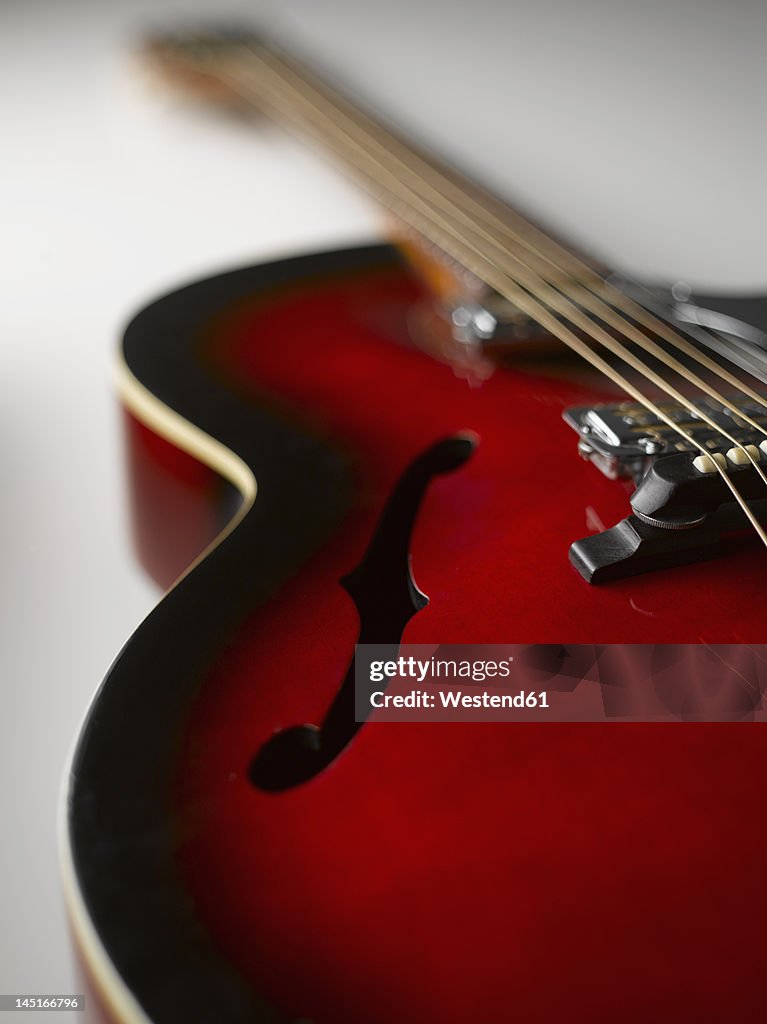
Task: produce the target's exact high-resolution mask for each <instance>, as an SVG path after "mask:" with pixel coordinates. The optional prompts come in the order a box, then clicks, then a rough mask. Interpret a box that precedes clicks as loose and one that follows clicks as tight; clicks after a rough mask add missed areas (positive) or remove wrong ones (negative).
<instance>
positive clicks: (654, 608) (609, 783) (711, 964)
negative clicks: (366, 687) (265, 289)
mask: <svg viewBox="0 0 767 1024" xmlns="http://www.w3.org/2000/svg"><path fill="white" fill-rule="evenodd" d="M415 297H416V286H415V285H414V284H413V283H412V282H411V281H410V280H409V279H408V278H407V277H406V276H404V274H403V272H402V271H401V270H397V269H388V270H385V271H382V272H380V273H378V274H370V273H369V272H368V273H366V274H365V275H359V276H357V277H354V276H350V277H348V278H344V279H341V280H333V279H331V280H327V281H324V282H319V283H317V282H314V283H313V284H312V285H311V286H309V287H307V288H305V289H303V290H302V289H287V290H283V291H282V292H281V293H280V294H279V295H278V296H276V297H275V298H274V300H273V301H271V302H264V300H263V299H262V298H261V299H259V300H258V301H254V302H253V304H250V305H249V304H245V305H242V306H240V307H238V309H237V310H233V311H231V313H230V314H229V315H227V316H226V317H224V318H221V320H220V322H219V323H218V325H217V328H216V331H215V332H213V333H212V334H211V335H210V338H209V343H208V346H207V349H206V352H205V359H206V361H207V363H208V365H209V367H210V369H211V372H212V373H213V374H214V375H215V376H216V377H217V379H218V380H223V381H225V382H226V383H227V384H228V385H229V386H230V387H231V388H232V389H233V390H235V391H236V392H237V393H238V394H239V395H240V396H244V397H252V399H253V401H261V400H262V396H263V394H264V393H267V394H269V395H270V401H271V402H273V403H274V404H275V407H276V408H277V409H278V410H279V409H280V408H282V409H285V410H290V415H291V416H293V417H294V418H295V417H296V416H298V417H300V418H301V419H302V420H303V421H304V422H305V424H306V427H307V429H310V430H312V431H314V432H317V433H319V434H321V435H324V436H327V437H328V438H329V439H331V440H332V441H333V442H334V443H336V444H338V445H341V446H343V447H344V448H345V449H346V450H347V451H348V453H349V457H350V458H351V459H352V461H353V464H354V466H355V471H356V475H357V479H358V482H359V501H358V502H357V504H356V506H355V507H354V508H353V510H352V511H351V513H350V514H349V516H348V518H347V519H346V521H345V522H344V523H343V525H342V527H341V528H340V529H339V530H338V532H337V534H336V535H335V537H334V538H333V540H332V543H331V544H329V545H328V546H327V547H326V548H325V549H323V550H322V551H320V552H318V553H317V554H316V555H315V556H314V557H313V558H312V559H311V561H310V563H309V564H307V565H306V566H305V567H304V569H303V571H302V572H301V573H300V574H299V575H297V576H296V577H295V578H294V579H293V580H292V581H291V582H290V583H289V584H288V585H286V586H284V587H283V588H282V590H281V591H280V592H279V594H277V595H276V596H275V598H274V600H273V601H272V602H271V603H270V604H269V606H268V607H266V608H265V609H260V610H259V611H258V612H257V613H254V614H253V615H252V616H251V617H250V618H249V619H248V621H247V622H246V623H245V624H244V626H243V627H242V628H241V629H240V631H239V632H238V633H237V634H236V636H234V637H233V638H232V642H231V645H230V647H229V648H228V650H227V651H226V652H224V654H223V655H222V657H221V659H220V660H219V662H218V663H217V664H216V665H215V666H214V667H213V669H212V670H211V672H210V673H209V676H208V678H207V681H206V684H205V686H204V687H203V689H202V690H201V692H200V693H199V695H198V697H197V700H196V702H195V704H194V707H193V708H192V710H191V712H190V715H189V718H188V721H187V722H186V723H185V727H184V735H183V741H182V744H181V747H180V750H179V758H178V768H177V773H176V778H177V783H176V788H175V793H176V810H175V813H176V814H177V816H178V861H179V865H180V867H181V870H182V872H183V875H184V877H185V879H186V881H187V884H188V886H189V889H190V893H191V897H192V899H193V901H194V903H195V905H196V908H197V912H198V914H199V917H200V919H201V921H202V923H203V924H204V926H205V928H206V929H207V930H208V931H209V932H210V934H211V935H212V937H213V940H214V942H215V944H216V945H217V947H219V949H221V950H223V951H224V952H225V953H226V955H227V956H228V957H229V958H230V959H231V961H232V962H233V964H234V965H235V966H236V968H237V969H238V970H239V971H240V972H241V973H242V974H244V975H245V976H246V977H248V978H249V979H250V981H251V982H252V984H253V985H254V987H256V988H257V989H258V990H259V991H262V992H264V993H265V994H266V995H267V996H268V997H269V998H270V999H272V1000H273V1001H274V1002H275V1003H276V1004H277V1005H279V1006H280V1007H281V1008H283V1009H284V1010H285V1011H286V1012H288V1013H291V1014H293V1015H294V1016H295V1017H297V1018H298V1017H302V1018H307V1019H310V1020H311V1021H313V1022H315V1024H326V1022H336V1021H340V1022H345V1021H357V1020H359V1021H370V1022H375V1024H384V1022H385V1024H390V1022H392V1021H398V1022H405V1021H407V1022H409V1021H429V1022H431V1021H434V1022H437V1021H439V1022H440V1024H445V1022H459V1021H460V1022H462V1024H463V1022H465V1021H491V1020H492V1021H499V1020H500V1021H506V1020H512V1019H518V1020H524V1021H526V1022H530V1021H549V1020H567V1021H589V1022H593V1021H605V1022H606V1021H610V1022H612V1021H616V1020H620V1021H622V1022H637V1024H639V1022H641V1024H646V1022H647V1021H648V1020H659V1021H666V1020H675V1021H696V1022H699V1021H722V1020H737V1021H751V1020H754V1021H755V1020H760V1019H762V1009H761V1007H762V1000H763V996H762V980H761V960H762V957H761V947H762V941H763V936H764V925H763V920H764V917H765V912H766V911H767V898H766V897H765V894H764V893H765V887H764V882H763V864H764V860H765V852H767V825H765V822H764V816H763V815H762V814H761V807H760V802H761V798H762V790H763V782H762V777H763V770H764V765H765V763H766V762H767V734H765V733H764V732H763V731H762V729H761V728H759V727H758V726H751V727H749V726H743V725H681V724H680V725H619V724H606V725H590V726H584V725H579V726H565V725H553V724H552V725H527V726H522V725H520V726H515V725H513V724H500V725H495V724H494V725H462V726H458V725H451V726H445V725H414V724H406V725H392V724H389V725H386V724H378V725H377V724H376V723H375V722H371V723H369V724H368V725H366V726H365V727H364V728H363V729H362V731H361V733H360V734H359V736H358V737H357V738H356V740H355V741H354V742H353V744H352V745H351V747H350V748H349V749H348V750H347V751H346V752H345V753H344V754H343V755H342V756H341V757H340V758H339V759H338V761H337V762H336V763H335V764H334V765H333V766H331V768H329V769H328V770H327V771H325V772H324V773H322V774H321V775H320V776H319V777H318V778H317V779H315V780H314V781H312V782H310V783H309V784H307V785H305V786H303V787H299V788H298V789H296V790H294V791H290V792H287V793H283V794H280V795H268V794H265V793H262V792H259V791H257V790H255V789H254V788H253V787H252V786H251V785H250V784H249V782H248V780H247V777H246V771H247V766H248V763H249V761H250V759H251V757H252V756H253V754H254V753H255V752H256V750H257V749H258V748H259V747H260V745H261V744H262V743H263V742H264V741H265V740H266V739H267V738H268V737H269V736H270V735H271V734H272V733H273V731H274V730H275V729H278V728H280V727H284V726H287V725H292V724H295V723H300V722H306V721H312V722H316V721H319V720H320V719H321V718H322V715H323V713H324V711H325V709H326V708H327V706H328V705H329V703H330V701H331V699H332V698H333V696H334V695H335V693H336V691H337V689H338V686H339V684H340V681H341V679H342V678H343V675H344V673H345V671H346V667H347V664H348V661H349V658H350V656H351V653H352V647H353V644H354V641H355V638H356V634H357V626H358V623H357V619H356V613H355V610H354V607H353V605H352V603H351V601H350V599H349V597H348V595H347V594H346V593H345V592H344V590H343V589H342V588H341V587H340V585H339V584H338V580H339V578H340V577H341V576H342V575H343V574H344V573H345V572H347V571H348V570H349V569H351V568H352V567H353V566H355V565H356V564H357V562H358V561H359V559H360V556H361V554H362V552H363V550H364V548H365V545H366V543H367V541H368V538H369V536H370V532H371V530H372V528H373V525H374V523H375V520H376V516H377V514H378V512H379V511H380V507H381V504H382V502H383V500H384V498H385V496H386V495H387V494H388V492H389V491H390V489H391V487H392V485H393V483H394V482H395V480H396V479H397V477H398V475H399V474H400V473H401V471H402V469H403V468H404V467H405V465H406V464H407V462H408V461H409V460H410V459H411V458H412V457H413V456H414V455H415V454H417V453H418V452H420V451H421V450H423V448H425V447H426V446H427V445H429V444H430V443H431V442H432V441H434V440H435V439H437V438H440V437H442V436H445V435H447V434H449V433H451V432H453V431H456V430H463V429H466V428H470V429H472V430H474V431H476V432H477V433H478V434H479V435H480V437H481V445H480V448H479V451H478V452H477V454H476V456H475V457H474V459H473V460H472V461H471V462H470V463H469V464H468V466H467V467H466V468H464V469H462V470H461V471H460V472H457V473H455V474H454V475H451V476H446V477H444V478H440V479H439V480H437V481H436V482H435V483H434V484H433V485H432V487H431V489H430V491H429V493H428V495H427V498H426V501H425V503H424V506H423V509H422V512H421V514H420V516H419V521H418V526H417V530H416V534H415V537H414V544H413V567H414V574H415V577H416V579H417V581H418V584H419V586H420V587H421V588H422V589H423V590H424V591H425V592H426V593H427V594H429V596H430V598H431V603H430V605H429V607H428V608H427V609H426V610H425V611H423V612H421V613H419V614H418V615H417V616H416V617H415V618H414V619H413V620H412V622H411V623H410V625H409V626H408V628H407V631H406V634H405V639H406V640H408V641H412V642H426V643H430V642H443V643H448V642H449V643H458V642H475V643H476V642H520V643H524V642H529V643H533V642H535V643H538V642H540V643H545V642H560V643H566V642H570V643H576V642H584V643H591V642H602V643H605V642H634V643H636V642H640V643H642V642H647V643H651V642H652V643H654V642H693V643H694V642H698V641H701V640H705V641H715V642H740V641H743V642H760V641H763V640H764V629H763V625H762V613H761V602H760V598H761V594H762V581H763V578H764V568H765V553H764V552H763V551H761V550H759V549H758V548H757V547H756V546H754V547H753V548H751V549H749V550H746V551H744V552H743V553H741V554H738V555H737V556H733V557H732V558H729V559H727V560H722V561H719V562H709V563H705V564H700V565H696V566H692V567H687V568H683V569H679V570H672V571H666V572H663V573H656V574H654V575H649V576H645V577H640V578H636V579H633V580H628V581H625V582H621V583H617V584H613V585H609V586H606V587H604V588H600V589H597V588H593V587H589V586H588V585H587V584H586V583H585V582H584V581H583V580H582V579H581V578H580V577H579V576H578V575H577V573H576V572H575V571H574V570H573V569H572V568H571V567H570V565H569V563H568V559H567V550H568V545H569V544H570V542H571V541H572V540H574V539H576V538H578V537H580V536H583V535H585V534H586V533H587V532H589V531H590V530H593V529H597V528H600V527H602V526H609V525H612V524H613V523H614V522H615V521H617V520H618V519H619V518H621V517H622V516H623V515H625V514H626V511H627V502H626V498H627V493H626V491H625V489H624V488H623V487H622V486H621V485H619V484H615V483H611V482H609V481H607V480H605V479H604V478H603V477H602V476H601V475H600V474H599V473H598V472H597V471H596V470H595V469H594V468H593V467H591V466H590V465H587V464H586V463H584V462H582V461H581V460H580V459H579V458H578V457H577V455H576V451H575V437H574V435H573V434H572V432H571V431H570V429H569V428H568V427H567V426H566V425H565V424H564V423H563V422H562V420H561V411H562V409H563V407H564V406H566V405H568V404H580V403H583V402H585V401H590V400H597V399H600V398H605V397H608V396H609V395H610V391H609V386H607V385H606V384H601V383H599V382H596V381H594V380H593V379H591V377H590V376H589V375H588V374H586V373H585V372H584V371H583V370H582V369H580V368H577V367H576V366H574V364H571V363H569V362H563V364H562V365H560V366H550V367H549V368H547V369H546V371H545V372H544V371H543V370H542V369H540V368H538V369H536V368H535V367H534V366H533V364H531V363H527V364H524V365H520V366H519V367H517V368H516V369H515V370H509V371H506V370H503V371H501V370H499V371H498V372H497V373H496V374H495V375H494V376H493V378H492V379H491V380H489V381H488V382H486V383H485V384H484V385H483V386H482V387H480V388H471V387H469V386H468V385H467V384H466V383H465V382H464V381H462V380H459V379H458V378H457V377H456V376H455V375H454V374H453V372H452V370H451V369H450V368H449V367H447V366H443V365H439V364H437V363H436V362H435V361H434V360H432V359H431V358H430V357H428V356H427V355H425V354H423V353H420V352H418V351H416V350H415V349H414V348H413V346H412V345H410V344H409V343H407V341H406V336H405V332H404V322H405V311H406V308H407V306H408V304H409V303H411V302H412V301H413V299H414V298H415ZM253 568H254V571H257V567H253ZM681 684H682V685H683V681H681Z"/></svg>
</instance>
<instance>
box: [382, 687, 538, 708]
mask: <svg viewBox="0 0 767 1024" xmlns="http://www.w3.org/2000/svg"><path fill="white" fill-rule="evenodd" d="M438 701H439V702H440V703H439V704H438V703H437V702H438ZM370 704H371V706H372V707H374V708H435V707H443V708H548V706H549V695H548V693H547V692H546V691H545V690H542V691H541V692H540V693H534V692H533V691H532V690H529V691H528V690H520V691H519V693H488V692H487V690H485V691H483V692H482V693H463V692H462V691H461V690H440V691H439V693H436V694H435V693H429V691H428V690H411V691H410V693H397V694H391V693H384V691H383V690H376V691H375V692H374V693H371V694H370Z"/></svg>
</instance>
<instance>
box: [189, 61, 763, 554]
mask: <svg viewBox="0 0 767 1024" xmlns="http://www.w3.org/2000/svg"><path fill="white" fill-rule="evenodd" d="M249 53H250V56H251V58H252V57H253V56H254V54H253V52H252V51H251V52H249ZM262 60H263V58H262ZM264 66H265V67H267V68H269V65H267V64H266V63H265V62H264ZM206 70H209V69H207V68H206ZM272 70H273V69H272ZM217 73H218V74H219V77H220V78H221V79H222V81H223V82H224V83H225V84H227V85H229V86H230V87H231V88H234V89H235V90H236V91H240V94H241V96H242V98H244V99H247V100H249V101H250V102H252V103H253V102H255V100H254V96H253V91H252V81H251V79H252V74H251V73H246V74H243V73H242V72H241V71H238V70H237V69H235V70H234V71H231V70H230V71H229V72H226V71H222V70H221V69H220V68H219V69H218V72H217ZM282 84H283V85H284V84H285V82H284V80H283V81H282ZM288 84H289V83H288ZM279 85H280V79H279V76H277V88H276V90H275V83H274V82H272V85H271V90H270V89H269V87H268V86H267V85H265V83H263V82H261V83H260V85H259V88H258V93H259V96H260V98H261V100H262V102H263V101H264V100H266V101H267V105H271V106H272V108H274V109H276V111H277V112H278V114H279V115H280V116H281V117H282V118H284V119H287V120H288V121H289V122H291V123H294V124H297V126H298V127H299V129H301V128H303V130H304V131H306V129H307V124H306V114H307V113H308V114H310V115H311V114H312V113H313V114H314V115H315V117H316V114H317V113H319V115H320V119H321V120H322V117H323V115H322V111H321V110H319V111H318V110H317V108H316V107H313V106H312V104H311V102H310V101H309V100H307V97H306V95H305V94H304V93H302V92H300V91H299V93H298V99H299V101H300V102H301V103H303V104H304V105H305V107H304V116H303V117H302V116H301V113H300V111H297V110H296V102H295V99H293V100H291V99H290V97H286V96H285V94H284V92H283V93H282V94H280V91H279ZM243 87H244V88H245V91H244V92H242V91H241V90H242V89H243ZM294 91H295V89H294ZM269 92H271V96H269V95H265V94H268V93H269ZM307 106H308V110H307ZM336 112H337V111H335V110H334V113H336ZM329 121H330V126H331V128H332V129H334V130H333V131H331V132H330V133H329V132H328V131H327V128H325V130H324V131H322V130H318V128H317V125H316V124H314V123H312V122H311V121H310V124H309V126H308V127H309V128H311V129H314V131H315V132H316V133H317V135H318V136H319V139H320V141H321V142H324V143H325V144H326V146H327V145H331V148H334V149H335V150H336V151H338V149H339V141H340V140H339V132H338V125H337V122H336V121H334V119H333V118H332V117H331V118H329ZM343 134H344V135H345V134H346V133H343ZM346 137H347V139H348V141H347V142H346V144H345V146H346V149H347V152H346V153H344V152H343V145H342V146H341V155H342V156H344V158H345V161H346V162H347V163H348V164H350V165H351V167H352V168H353V169H355V170H356V172H357V175H360V174H361V175H362V177H363V184H364V185H365V187H366V189H367V191H369V192H370V193H371V194H372V195H373V196H374V197H376V198H377V199H378V200H379V202H382V203H383V205H385V206H388V207H389V208H390V209H392V210H393V212H395V214H396V215H397V216H398V217H400V218H401V219H402V220H403V221H404V222H405V223H408V224H410V225H411V227H413V228H414V229H415V230H416V231H419V232H420V233H422V234H423V235H424V236H425V237H427V238H430V239H431V240H432V241H434V242H435V243H436V244H437V245H438V246H439V247H440V248H442V249H443V250H444V251H445V252H446V253H448V254H451V255H452V254H455V256H456V258H457V260H458V261H459V262H460V263H461V264H462V265H463V266H465V267H466V268H467V269H468V270H470V271H471V272H472V273H474V274H475V275H476V276H477V277H478V278H479V279H480V280H483V281H485V282H486V283H487V284H488V285H489V286H490V287H492V288H494V289H495V290H496V291H498V293H499V294H500V295H502V296H503V297H504V298H506V299H507V300H508V301H509V302H511V303H513V304H514V305H516V306H517V307H518V308H519V309H521V310H522V311H523V312H525V313H527V315H528V316H530V317H531V319H533V320H536V321H537V322H538V323H540V324H541V326H543V327H544V328H545V329H546V330H547V331H549V332H550V333H551V334H552V335H554V336H555V337H558V338H560V340H562V341H563V342H564V343H565V344H566V345H568V346H569V347H570V348H571V349H572V350H573V351H575V352H577V353H578V354H579V355H581V356H582V358H584V359H585V360H586V361H587V362H589V363H590V364H591V365H592V366H594V367H595V368H596V369H598V370H600V372H602V373H603V374H604V375H605V376H606V377H608V379H610V380H612V381H613V382H614V383H616V384H618V386H619V387H621V388H622V389H623V390H624V391H625V392H626V393H627V394H629V395H631V396H632V397H634V399H635V400H636V401H637V402H639V403H640V404H641V405H643V406H645V408H647V409H648V410H649V411H651V412H652V413H653V414H654V415H655V416H656V417H657V418H658V419H659V420H661V421H662V422H664V423H666V424H667V425H668V426H669V427H670V428H671V430H672V431H674V432H675V433H677V434H678V435H679V436H681V437H683V438H684V439H685V440H686V441H687V442H688V443H689V444H690V445H692V446H693V447H694V448H697V449H698V450H699V451H700V452H701V454H703V455H705V456H707V457H708V458H711V462H712V466H713V469H714V470H715V471H716V472H717V473H719V475H720V477H721V478H722V480H723V481H724V483H725V485H726V487H727V488H728V489H729V490H730V492H731V493H732V495H733V498H734V499H735V501H736V502H737V504H738V505H739V506H740V508H741V509H742V511H743V513H744V515H745V516H746V518H747V519H748V521H749V523H750V524H751V526H752V527H753V529H754V530H755V532H756V533H757V535H758V536H759V538H760V539H761V540H762V543H764V544H765V546H767V534H766V533H765V531H764V529H763V528H762V526H761V524H760V523H759V522H758V520H757V519H756V518H755V516H754V514H753V512H752V510H751V509H750V507H749V506H748V504H747V502H746V501H745V499H744V498H743V496H742V495H741V494H740V492H739V491H738V489H737V487H736V486H735V484H734V483H733V481H732V480H731V478H730V476H729V474H728V473H727V471H726V469H725V468H724V467H723V466H722V465H721V464H720V462H719V461H718V460H717V459H713V458H712V457H711V456H710V453H709V452H708V450H707V449H706V448H705V447H704V446H703V445H702V444H701V443H700V442H699V441H698V440H697V439H696V438H695V437H693V436H692V435H690V434H689V433H688V432H687V431H686V430H684V429H683V428H682V427H681V426H680V425H679V424H677V423H675V422H674V421H673V420H672V419H671V418H670V417H669V416H668V415H667V414H666V412H665V411H664V410H663V409H662V408H661V407H659V406H658V405H657V404H656V403H655V402H653V401H652V400H651V399H650V398H649V397H648V396H646V395H645V394H643V393H642V392H641V391H640V390H639V389H638V388H637V387H635V386H634V385H633V384H631V383H630V382H629V381H628V380H627V379H626V378H625V377H624V376H623V375H622V374H620V373H618V372H617V371H616V370H615V369H614V368H613V367H612V366H611V365H610V364H609V363H608V362H606V361H605V360H604V359H603V358H602V357H601V356H600V355H598V354H597V353H596V352H595V351H594V350H593V349H592V348H591V347H590V346H589V345H587V344H586V343H585V342H584V341H582V339H580V338H579V337H578V336H577V335H576V334H574V333H573V332H572V331H571V330H569V329H568V328H567V327H565V326H564V325H563V324H562V323H561V322H560V321H559V320H558V319H557V317H556V316H554V315H553V314H552V313H551V312H550V310H549V309H548V308H547V307H546V305H545V304H543V303H541V302H539V301H538V300H537V297H536V296H535V295H534V294H531V293H530V291H527V290H525V288H524V287H523V286H521V285H520V284H519V283H518V282H517V281H516V280H515V279H514V278H513V276H512V275H511V274H510V273H508V271H504V270H503V269H502V268H499V267H498V266H497V265H496V264H495V263H494V262H493V261H491V260H490V259H488V258H487V256H486V255H485V252H484V250H483V249H482V248H481V247H478V246H477V245H475V244H472V243H471V241H470V240H469V239H467V238H466V237H465V236H464V235H462V234H461V232H460V230H459V229H457V228H456V227H455V226H454V225H452V224H451V222H450V221H449V220H445V218H444V217H440V216H438V215H435V211H434V210H433V208H432V207H431V206H430V205H429V204H428V203H427V202H425V201H424V200H422V198H421V197H420V196H419V195H417V194H414V193H413V192H412V189H408V188H407V187H406V188H405V196H404V197H403V194H402V184H401V182H400V181H399V180H398V178H397V176H396V175H394V174H393V173H392V172H391V171H390V170H389V169H388V168H387V167H385V166H384V165H382V164H381V163H380V161H376V160H375V159H373V158H372V157H371V156H370V153H369V151H368V149H367V147H366V145H364V144H362V143H360V142H358V141H357V140H355V139H353V138H349V137H348V136H346ZM331 140H332V143H331ZM350 145H351V148H352V149H353V150H354V151H356V152H358V158H357V159H356V160H355V159H353V158H352V157H350V156H349V155H348V149H349V146H350ZM361 162H362V163H363V164H368V165H370V164H372V165H373V166H374V167H376V168H378V173H372V172H371V171H369V170H368V171H366V170H364V168H363V167H361V166H360V163H361ZM381 171H383V173H384V175H385V176H386V177H388V178H390V179H393V181H394V186H395V187H394V189H392V188H391V187H389V186H386V185H384V184H383V182H382V181H381V173H380V172H381ZM594 326H595V325H594V324H592V322H591V321H590V320H589V321H588V328H587V333H591V334H592V337H593V331H594ZM606 337H607V338H608V339H609V341H610V342H612V339H611V338H609V336H606ZM595 340H599V339H595ZM608 347H610V346H608ZM619 347H623V346H619ZM624 351H627V350H625V349H624ZM632 359H633V357H632ZM636 363H637V366H638V368H639V372H640V373H642V374H643V375H645V376H648V374H649V373H651V371H649V368H648V367H646V366H645V365H644V364H642V363H641V361H639V360H637V361H636ZM658 380H659V384H658V386H659V387H661V389H662V390H667V389H668V385H667V384H666V382H665V381H662V380H661V379H660V378H658ZM680 397H681V396H680ZM682 401H683V402H684V399H682ZM713 429H715V430H716V431H717V432H718V433H720V434H722V436H727V435H725V434H724V432H723V431H722V430H721V428H719V427H718V425H717V424H715V423H714V424H713ZM745 454H746V456H747V458H749V461H752V460H751V457H750V453H749V452H746V453H745ZM722 461H724V460H722Z"/></svg>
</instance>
